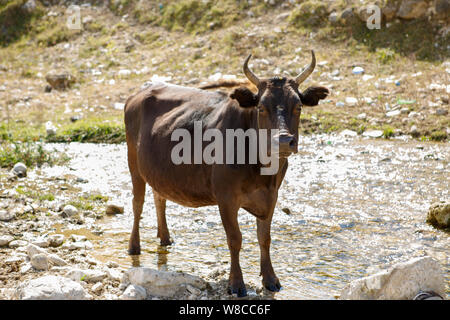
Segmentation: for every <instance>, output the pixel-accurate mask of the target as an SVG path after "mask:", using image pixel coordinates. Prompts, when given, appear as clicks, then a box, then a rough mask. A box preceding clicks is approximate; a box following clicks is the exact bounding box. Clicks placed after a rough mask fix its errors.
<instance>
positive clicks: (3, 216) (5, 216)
mask: <svg viewBox="0 0 450 320" xmlns="http://www.w3.org/2000/svg"><path fill="white" fill-rule="evenodd" d="M15 217H16V215H15V214H14V213H12V212H9V211H6V210H0V221H5V222H8V221H11V220H13V219H14V218H15Z"/></svg>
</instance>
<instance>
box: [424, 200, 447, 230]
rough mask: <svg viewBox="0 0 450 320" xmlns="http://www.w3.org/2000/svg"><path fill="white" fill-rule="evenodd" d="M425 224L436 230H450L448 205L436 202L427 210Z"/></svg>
mask: <svg viewBox="0 0 450 320" xmlns="http://www.w3.org/2000/svg"><path fill="white" fill-rule="evenodd" d="M427 222H428V223H430V224H432V225H433V226H435V227H436V228H450V203H449V202H444V201H442V202H438V203H434V204H432V205H431V207H430V209H429V210H428V215H427Z"/></svg>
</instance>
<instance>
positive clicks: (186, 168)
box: [125, 52, 328, 296]
mask: <svg viewBox="0 0 450 320" xmlns="http://www.w3.org/2000/svg"><path fill="white" fill-rule="evenodd" d="M250 57H251V55H250V56H248V58H247V59H246V60H245V63H244V68H243V69H244V73H245V75H246V77H247V78H248V79H249V80H250V81H251V83H253V84H254V85H255V86H256V87H257V88H258V93H257V94H253V93H252V92H251V91H250V90H249V89H247V88H238V89H236V90H234V91H233V93H232V94H230V95H228V94H225V93H222V92H210V91H205V90H200V89H195V88H188V87H182V86H176V85H170V84H162V83H159V84H151V85H150V86H149V87H147V88H146V89H144V90H142V91H140V92H138V93H137V94H135V95H134V96H131V97H130V98H129V99H128V100H127V102H126V106H125V127H126V137H127V145H128V165H129V169H130V173H131V179H132V183H133V213H134V224H133V229H132V232H131V238H130V243H129V253H130V254H131V255H137V254H140V239H139V220H140V218H141V213H142V207H143V204H144V195H145V188H146V184H147V183H148V184H149V185H150V186H151V187H152V189H153V195H154V201H155V206H156V214H157V221H158V234H157V236H158V237H159V238H160V240H161V244H162V245H170V244H171V243H172V241H171V239H170V236H169V230H168V228H167V223H166V216H165V209H166V200H171V201H173V202H176V203H178V204H181V205H183V206H189V207H201V206H208V205H218V206H219V211H220V216H221V219H222V223H223V226H224V229H225V232H226V235H227V242H228V247H229V250H230V255H231V270H230V277H229V292H231V293H236V294H237V295H238V296H245V295H246V289H245V285H244V281H243V278H242V272H241V267H240V265H239V251H240V249H241V242H242V235H241V232H240V230H239V225H238V219H237V213H238V210H239V208H243V209H245V210H246V211H248V212H250V213H251V214H252V215H254V216H255V217H256V218H257V219H256V224H257V237H258V242H259V246H260V251H261V275H262V283H263V285H264V287H266V288H267V289H268V290H270V291H279V290H280V288H281V285H280V282H279V280H278V278H277V276H276V275H275V272H274V270H273V268H272V263H271V260H270V254H269V248H270V226H271V221H272V215H273V211H274V208H275V205H276V202H277V197H278V189H279V187H280V185H281V182H282V181H283V178H284V175H285V173H286V169H287V167H288V161H287V157H288V156H289V155H290V154H291V153H296V152H297V144H298V125H299V117H300V112H301V108H302V106H303V105H305V106H315V105H317V104H318V102H319V100H320V99H324V98H325V97H326V96H327V94H328V89H327V88H324V87H309V88H308V89H306V91H304V92H303V93H301V92H300V91H299V89H298V87H299V85H300V84H301V83H302V82H303V81H304V80H305V79H306V78H307V77H308V76H309V75H310V74H311V73H312V72H313V70H314V67H315V63H316V60H315V56H314V52H312V62H311V63H310V64H309V66H308V67H307V68H306V69H305V70H304V71H303V72H302V73H301V74H300V75H298V76H297V77H296V78H295V79H286V78H281V77H275V78H271V79H259V78H258V77H256V76H255V75H254V74H253V73H252V72H251V71H250V69H249V68H248V61H249V59H250ZM196 121H197V123H198V121H201V123H202V126H203V129H209V128H214V129H218V130H220V132H222V133H224V136H225V130H226V129H243V130H247V129H250V128H253V129H278V130H279V134H278V136H277V137H276V138H278V139H279V153H278V157H277V161H279V166H278V168H279V169H278V171H277V172H276V174H274V175H261V173H260V169H261V167H262V166H263V164H262V163H260V162H259V160H258V163H256V164H250V163H245V164H220V163H213V164H206V163H204V162H202V163H201V164H188V163H182V164H178V165H177V164H174V163H173V161H172V159H171V151H172V149H173V148H174V147H175V145H176V144H177V142H175V141H172V139H171V137H172V133H173V132H174V130H176V129H180V128H182V129H186V130H188V131H189V132H190V133H192V132H193V130H194V122H196ZM246 147H249V145H248V143H247V144H246ZM203 148H204V145H203ZM192 149H194V147H193V148H192ZM224 152H226V150H225V151H224ZM245 152H246V153H248V148H247V149H246V151H245ZM246 159H247V158H246Z"/></svg>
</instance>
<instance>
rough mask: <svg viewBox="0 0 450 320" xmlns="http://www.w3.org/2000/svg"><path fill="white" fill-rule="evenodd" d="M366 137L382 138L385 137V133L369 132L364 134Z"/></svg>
mask: <svg viewBox="0 0 450 320" xmlns="http://www.w3.org/2000/svg"><path fill="white" fill-rule="evenodd" d="M363 136H364V137H369V138H380V137H382V136H383V131H381V130H368V131H365V132H364V133H363Z"/></svg>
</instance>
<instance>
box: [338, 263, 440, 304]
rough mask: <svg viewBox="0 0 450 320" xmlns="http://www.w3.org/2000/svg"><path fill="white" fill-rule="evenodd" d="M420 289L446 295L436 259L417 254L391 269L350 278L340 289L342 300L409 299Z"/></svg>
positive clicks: (420, 290)
mask: <svg viewBox="0 0 450 320" xmlns="http://www.w3.org/2000/svg"><path fill="white" fill-rule="evenodd" d="M422 291H434V292H436V293H438V294H439V295H441V296H444V295H445V279H444V276H443V274H442V270H441V266H440V264H439V262H437V261H436V260H434V259H433V258H431V257H420V258H415V259H412V260H410V261H408V262H404V263H399V264H396V265H394V266H393V267H392V268H391V269H389V270H386V271H383V272H380V273H377V274H375V275H372V276H369V277H365V278H362V279H358V280H355V281H352V282H351V283H350V284H349V285H347V286H346V287H345V288H344V289H343V290H342V292H341V296H340V299H341V300H412V299H414V297H415V296H416V295H417V294H418V293H419V292H422Z"/></svg>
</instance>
